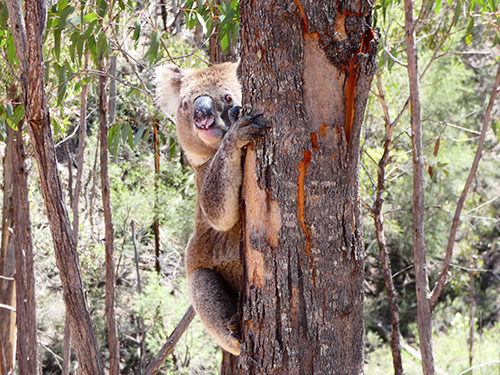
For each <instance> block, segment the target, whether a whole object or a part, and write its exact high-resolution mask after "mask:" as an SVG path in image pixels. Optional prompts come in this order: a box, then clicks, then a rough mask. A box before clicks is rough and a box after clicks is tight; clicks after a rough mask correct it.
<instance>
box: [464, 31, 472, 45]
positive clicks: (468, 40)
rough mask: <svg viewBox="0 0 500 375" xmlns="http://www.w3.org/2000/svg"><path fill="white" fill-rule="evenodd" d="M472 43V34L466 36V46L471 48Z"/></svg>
mask: <svg viewBox="0 0 500 375" xmlns="http://www.w3.org/2000/svg"><path fill="white" fill-rule="evenodd" d="M471 43H472V34H471V33H468V34H465V44H467V46H469V47H470V45H471Z"/></svg>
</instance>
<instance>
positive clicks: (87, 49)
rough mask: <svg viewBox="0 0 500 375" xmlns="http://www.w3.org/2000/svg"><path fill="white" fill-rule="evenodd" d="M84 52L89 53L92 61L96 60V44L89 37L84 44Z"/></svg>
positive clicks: (93, 39)
mask: <svg viewBox="0 0 500 375" xmlns="http://www.w3.org/2000/svg"><path fill="white" fill-rule="evenodd" d="M85 52H90V56H91V58H92V60H94V61H95V60H96V57H97V44H96V41H95V38H94V37H93V36H91V37H90V38H89V39H88V40H87V43H86V44H85Z"/></svg>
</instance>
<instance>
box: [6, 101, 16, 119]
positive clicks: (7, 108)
mask: <svg viewBox="0 0 500 375" xmlns="http://www.w3.org/2000/svg"><path fill="white" fill-rule="evenodd" d="M5 109H6V111H7V116H9V118H12V115H13V114H14V109H13V108H12V103H11V102H7V105H6V107H5Z"/></svg>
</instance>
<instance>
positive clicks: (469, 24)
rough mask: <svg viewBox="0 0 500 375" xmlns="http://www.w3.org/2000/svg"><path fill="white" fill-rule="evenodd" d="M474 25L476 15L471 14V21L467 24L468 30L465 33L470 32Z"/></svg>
mask: <svg viewBox="0 0 500 375" xmlns="http://www.w3.org/2000/svg"><path fill="white" fill-rule="evenodd" d="M473 27H474V17H472V16H470V17H469V23H468V24H467V30H466V31H465V34H470V32H471V30H472V28H473Z"/></svg>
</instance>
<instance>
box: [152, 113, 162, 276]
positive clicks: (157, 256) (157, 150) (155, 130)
mask: <svg viewBox="0 0 500 375" xmlns="http://www.w3.org/2000/svg"><path fill="white" fill-rule="evenodd" d="M159 131H160V128H159V126H158V123H157V122H155V123H154V124H153V143H154V151H155V185H154V188H155V197H156V199H155V202H154V213H155V217H154V221H153V231H154V236H155V270H156V273H158V275H159V274H160V272H161V265H160V225H159V223H158V206H157V202H158V179H159V178H160V139H159V134H158V132H159Z"/></svg>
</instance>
